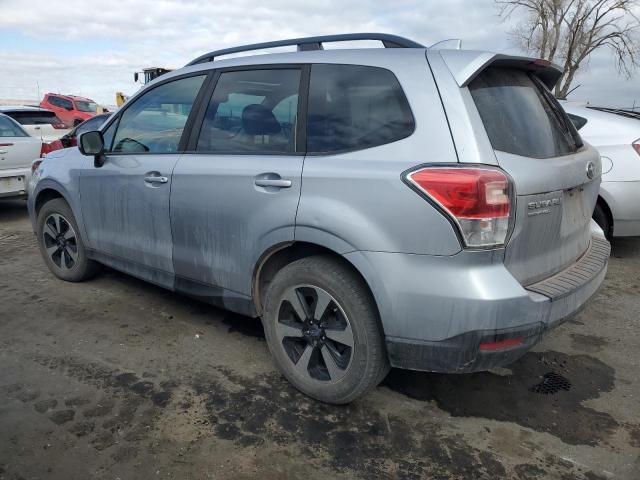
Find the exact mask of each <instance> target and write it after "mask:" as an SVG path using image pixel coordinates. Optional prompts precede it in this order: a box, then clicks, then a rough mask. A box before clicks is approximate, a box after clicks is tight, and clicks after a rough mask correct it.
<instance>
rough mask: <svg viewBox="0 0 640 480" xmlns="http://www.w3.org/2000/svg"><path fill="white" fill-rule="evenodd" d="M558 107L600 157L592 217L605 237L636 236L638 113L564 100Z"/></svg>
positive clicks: (639, 228)
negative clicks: (598, 189) (600, 168)
mask: <svg viewBox="0 0 640 480" xmlns="http://www.w3.org/2000/svg"><path fill="white" fill-rule="evenodd" d="M562 106H563V107H564V109H565V111H566V112H567V113H568V114H569V117H570V118H571V120H572V121H573V123H574V124H575V126H576V127H577V128H578V129H579V130H580V135H581V136H582V137H583V138H584V139H585V140H586V141H587V142H589V143H590V144H591V145H593V146H594V147H596V148H597V149H598V151H599V152H600V155H601V157H602V185H601V186H600V196H599V197H598V203H597V204H596V208H595V211H594V214H593V218H594V219H595V220H596V222H598V225H600V226H601V227H602V229H603V230H604V232H605V233H606V235H607V237H608V238H611V237H628V236H640V113H637V112H635V113H634V112H630V111H625V110H616V109H609V108H600V107H594V106H591V105H587V104H585V103H577V102H566V101H565V102H562Z"/></svg>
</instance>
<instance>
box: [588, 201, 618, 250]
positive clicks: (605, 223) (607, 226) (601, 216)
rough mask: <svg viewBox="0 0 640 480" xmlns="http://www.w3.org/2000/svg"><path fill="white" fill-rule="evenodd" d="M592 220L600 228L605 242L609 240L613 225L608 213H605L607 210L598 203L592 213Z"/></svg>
mask: <svg viewBox="0 0 640 480" xmlns="http://www.w3.org/2000/svg"><path fill="white" fill-rule="evenodd" d="M593 219H594V220H595V221H596V223H597V224H598V225H599V226H600V228H601V229H602V231H603V232H604V236H605V237H606V238H607V240H611V237H612V236H613V224H612V222H611V218H610V216H609V212H607V209H606V208H605V206H604V205H603V204H602V203H601V202H600V201H598V203H597V204H596V208H595V210H594V211H593Z"/></svg>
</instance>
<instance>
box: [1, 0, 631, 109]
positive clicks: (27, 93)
mask: <svg viewBox="0 0 640 480" xmlns="http://www.w3.org/2000/svg"><path fill="white" fill-rule="evenodd" d="M51 3H52V2H51V1H50V0H30V1H29V2H28V4H25V2H24V0H3V1H2V2H0V32H1V33H0V63H1V64H2V66H3V68H2V71H1V73H0V98H7V97H9V98H31V99H34V100H35V99H36V97H37V95H38V91H39V92H40V94H42V93H43V92H45V91H59V92H64V93H74V94H81V95H86V96H89V97H92V98H94V99H95V100H97V101H99V102H101V103H105V104H113V103H114V94H115V92H116V91H124V92H125V93H132V92H134V91H135V90H137V89H138V87H139V85H136V84H134V83H133V72H134V71H136V70H141V69H142V68H144V67H150V66H163V67H173V68H176V67H180V66H182V65H184V64H186V63H187V62H188V61H189V60H191V59H192V58H195V57H197V56H199V55H200V54H202V53H205V52H207V51H210V50H214V49H218V48H224V47H228V46H233V45H239V44H246V43H253V42H260V41H269V40H276V39H281V38H288V37H297V36H307V35H320V34H329V33H345V32H362V31H383V32H389V33H395V34H397V35H403V36H406V37H409V38H412V39H415V40H416V41H418V42H421V43H424V44H426V45H429V44H432V43H434V42H437V41H439V40H442V39H445V38H461V39H463V45H464V46H465V47H467V48H474V49H486V50H493V51H508V52H510V53H516V52H517V50H516V49H515V48H514V46H513V44H512V43H511V41H510V39H509V36H508V31H509V30H510V28H511V26H512V22H513V19H511V20H509V21H507V22H503V21H501V20H500V19H499V18H498V15H497V9H496V7H495V4H494V2H493V0H474V1H469V0H450V1H448V2H446V3H445V2H433V1H432V2H425V1H415V0H396V1H394V2H376V1H373V0H370V1H366V0H353V1H349V2H345V1H340V0H318V1H316V2H299V1H293V0H271V1H269V2H264V1H263V2H260V1H258V0H235V1H234V2H219V1H216V2H214V1H209V0H188V1H187V0H185V1H178V0H117V1H110V2H104V1H103V0H100V1H96V0H66V1H65V2H64V7H61V6H56V7H55V8H54V7H52V5H51ZM27 5H28V6H27ZM43 12H46V16H45V15H44V14H43ZM44 18H46V20H43V19H44ZM608 68H610V69H612V71H609V70H608ZM580 82H582V83H584V85H583V87H581V89H580V93H581V94H588V95H589V96H590V99H592V100H593V101H596V100H604V99H606V100H607V101H608V102H613V103H616V102H618V103H619V102H627V101H629V102H631V101H632V99H633V95H635V94H637V93H636V91H635V89H634V87H633V85H632V84H631V83H629V82H625V81H624V79H620V78H619V77H618V76H617V74H616V73H615V67H614V65H613V63H612V62H609V60H608V55H607V54H606V53H605V52H599V53H598V55H597V56H595V57H594V59H592V62H591V66H590V68H589V70H586V73H584V74H582V75H581V76H580V78H579V79H578V83H580ZM38 88H39V90H38ZM576 93H577V92H576ZM638 97H639V98H638V100H640V95H638Z"/></svg>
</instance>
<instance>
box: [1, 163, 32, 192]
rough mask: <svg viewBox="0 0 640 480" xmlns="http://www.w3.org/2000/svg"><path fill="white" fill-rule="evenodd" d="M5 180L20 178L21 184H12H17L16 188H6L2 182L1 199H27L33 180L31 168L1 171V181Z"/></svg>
mask: <svg viewBox="0 0 640 480" xmlns="http://www.w3.org/2000/svg"><path fill="white" fill-rule="evenodd" d="M3 178H20V179H21V180H20V181H19V182H12V183H15V187H12V188H7V187H4V186H3V183H2V182H0V198H9V197H25V196H26V195H27V188H28V185H29V180H30V178H31V167H27V168H24V167H21V168H8V169H5V170H0V179H3Z"/></svg>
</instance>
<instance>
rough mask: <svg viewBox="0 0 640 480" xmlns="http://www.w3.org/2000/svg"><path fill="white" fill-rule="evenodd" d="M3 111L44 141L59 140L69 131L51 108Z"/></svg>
mask: <svg viewBox="0 0 640 480" xmlns="http://www.w3.org/2000/svg"><path fill="white" fill-rule="evenodd" d="M3 113H4V114H5V115H8V116H10V117H11V118H13V119H14V120H15V121H17V122H18V123H19V124H20V125H22V126H23V127H24V129H25V130H26V131H27V132H28V133H29V134H30V135H31V136H33V137H36V138H39V139H40V140H42V141H43V142H51V141H53V140H58V139H59V138H60V137H61V136H63V135H64V134H65V133H67V132H68V131H69V129H67V128H66V126H65V125H64V123H63V122H62V120H60V119H59V118H58V117H57V116H56V114H55V113H54V112H52V111H50V110H35V109H34V110H14V111H4V112H3Z"/></svg>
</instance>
